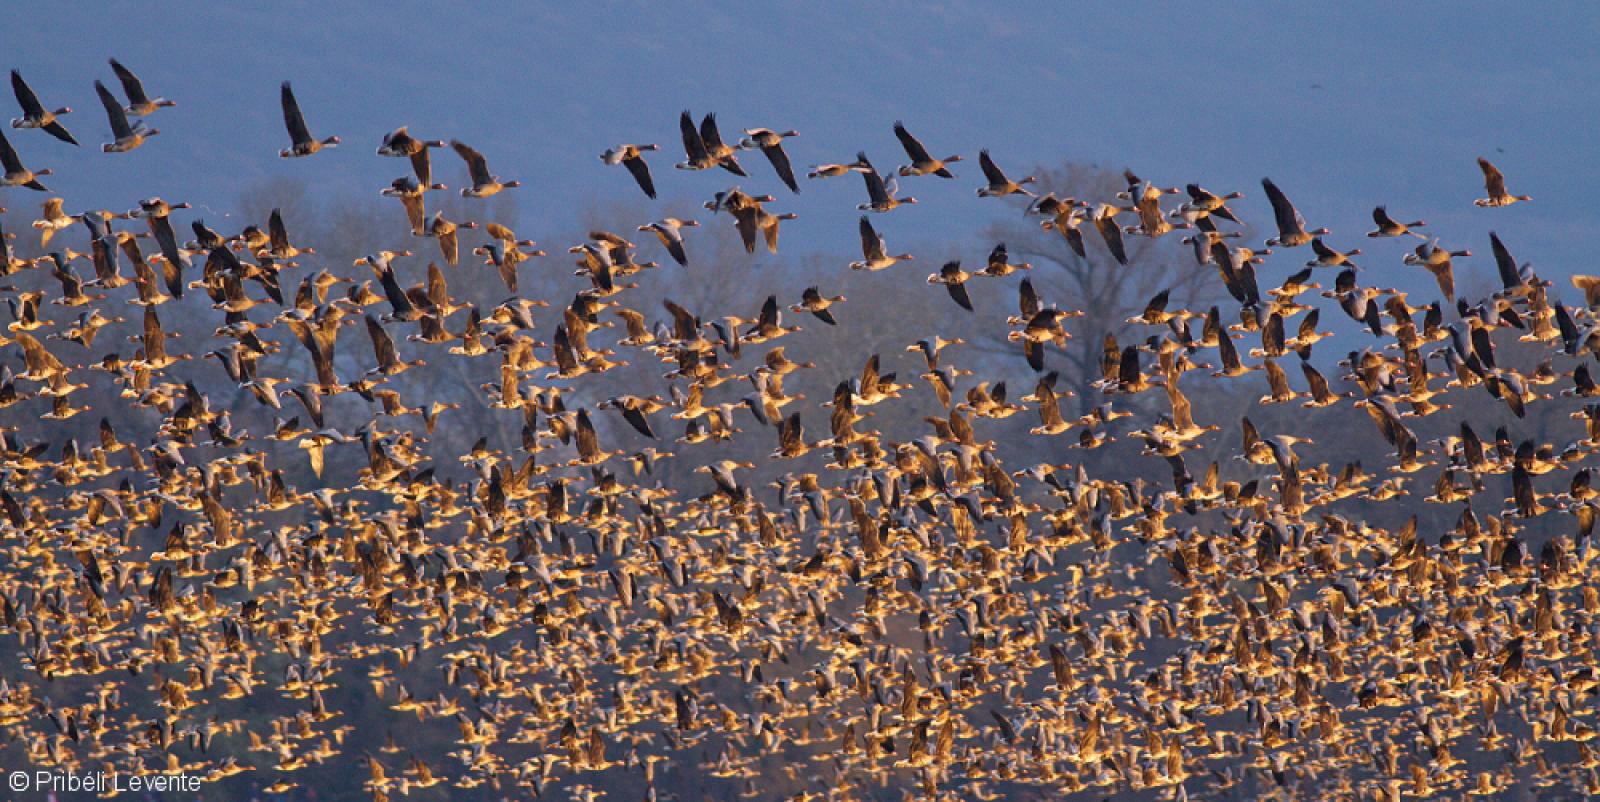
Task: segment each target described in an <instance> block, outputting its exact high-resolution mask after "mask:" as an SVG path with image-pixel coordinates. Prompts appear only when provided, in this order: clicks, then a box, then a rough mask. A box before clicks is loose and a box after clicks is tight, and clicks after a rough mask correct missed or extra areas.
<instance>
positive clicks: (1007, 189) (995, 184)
mask: <svg viewBox="0 0 1600 802" xmlns="http://www.w3.org/2000/svg"><path fill="white" fill-rule="evenodd" d="M978 166H980V167H982V168H983V177H984V179H985V180H987V181H988V182H989V183H987V184H985V185H983V186H981V187H979V188H978V197H980V198H998V197H1003V196H1006V195H1027V196H1028V197H1030V198H1031V197H1034V194H1033V193H1032V192H1029V191H1028V190H1026V189H1023V186H1022V185H1023V184H1032V183H1034V182H1035V181H1037V180H1038V177H1037V176H1031V175H1030V176H1028V177H1027V178H1024V179H1022V180H1021V181H1012V180H1011V179H1009V178H1006V174H1005V173H1004V172H1001V170H1000V168H999V167H998V166H997V165H995V163H994V159H991V158H989V151H988V149H984V150H980V151H978Z"/></svg>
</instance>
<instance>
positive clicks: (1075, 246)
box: [1028, 192, 1093, 259]
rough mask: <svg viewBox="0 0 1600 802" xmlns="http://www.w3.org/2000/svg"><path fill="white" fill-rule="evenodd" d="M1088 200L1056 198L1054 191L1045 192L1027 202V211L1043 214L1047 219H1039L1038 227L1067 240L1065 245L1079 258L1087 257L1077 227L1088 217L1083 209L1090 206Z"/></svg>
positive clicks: (1080, 232) (1081, 235) (1080, 233)
mask: <svg viewBox="0 0 1600 802" xmlns="http://www.w3.org/2000/svg"><path fill="white" fill-rule="evenodd" d="M1092 206H1093V205H1092V204H1090V203H1089V202H1088V201H1080V200H1077V199H1076V198H1057V197H1056V194H1055V193H1054V192H1047V193H1045V194H1044V195H1041V196H1039V197H1038V198H1035V199H1034V201H1033V202H1032V203H1030V204H1028V213H1029V214H1037V215H1043V216H1044V217H1047V218H1049V219H1047V220H1044V221H1041V222H1040V223H1039V227H1040V228H1041V229H1044V230H1045V231H1055V232H1056V233H1057V234H1060V235H1061V238H1062V239H1064V240H1066V241H1067V247H1069V248H1071V249H1072V252H1073V253H1075V254H1077V255H1078V258H1079V259H1087V258H1089V254H1088V251H1087V250H1086V249H1085V248H1084V245H1083V232H1082V231H1080V230H1079V229H1078V226H1080V225H1082V224H1083V222H1084V221H1085V220H1087V219H1088V218H1087V217H1086V216H1085V213H1084V210H1085V209H1089V208H1092Z"/></svg>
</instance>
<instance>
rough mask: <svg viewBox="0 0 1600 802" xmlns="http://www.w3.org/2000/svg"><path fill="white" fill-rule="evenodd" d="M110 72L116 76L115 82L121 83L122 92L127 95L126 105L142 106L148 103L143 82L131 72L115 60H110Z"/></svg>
mask: <svg viewBox="0 0 1600 802" xmlns="http://www.w3.org/2000/svg"><path fill="white" fill-rule="evenodd" d="M111 71H112V72H114V73H116V74H117V80H118V81H121V82H122V91H123V92H124V93H126V94H127V95H128V104H129V105H132V106H142V105H144V104H146V103H149V102H150V96H149V95H146V94H145V93H144V82H143V81H140V80H139V76H137V75H134V74H133V70H130V69H128V68H127V67H124V66H122V63H121V62H119V61H117V60H116V59H111Z"/></svg>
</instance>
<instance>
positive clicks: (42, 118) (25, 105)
mask: <svg viewBox="0 0 1600 802" xmlns="http://www.w3.org/2000/svg"><path fill="white" fill-rule="evenodd" d="M11 91H12V93H13V94H15V95H16V96H17V105H19V106H21V107H22V116H21V117H17V118H14V119H12V120H11V127H12V128H38V129H40V130H41V131H44V132H45V133H47V134H49V135H51V136H53V137H55V138H56V139H59V140H61V141H62V142H65V143H67V144H69V145H76V144H78V140H76V139H73V138H72V134H71V133H70V132H68V131H67V128H66V126H64V125H62V124H61V120H59V119H57V118H58V117H60V116H61V115H64V114H71V113H72V109H70V108H67V107H66V106H62V107H61V108H59V109H56V110H55V111H50V110H48V109H46V108H45V107H44V104H43V103H40V102H39V96H38V95H35V94H34V93H33V89H32V88H31V87H29V86H28V82H27V81H24V80H22V73H20V72H17V71H16V70H12V71H11Z"/></svg>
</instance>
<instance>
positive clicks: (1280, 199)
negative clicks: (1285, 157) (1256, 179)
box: [1261, 178, 1329, 248]
mask: <svg viewBox="0 0 1600 802" xmlns="http://www.w3.org/2000/svg"><path fill="white" fill-rule="evenodd" d="M1261 188H1262V189H1264V190H1266V192H1267V200H1269V201H1271V202H1272V217H1273V219H1274V220H1275V221H1276V222H1277V224H1278V236H1276V237H1273V238H1271V239H1268V240H1267V247H1269V248H1273V247H1278V246H1282V247H1285V248H1298V247H1300V246H1301V245H1305V244H1306V243H1308V242H1310V241H1311V240H1312V239H1314V238H1316V237H1321V236H1326V235H1327V234H1328V233H1329V232H1328V229H1326V228H1319V229H1316V230H1315V231H1307V230H1306V222H1305V219H1304V218H1302V217H1301V216H1300V213H1299V212H1297V211H1295V208H1294V204H1292V203H1290V202H1289V198H1288V197H1287V196H1285V195H1284V194H1283V191H1282V190H1280V189H1278V185H1277V184H1274V183H1272V179H1270V178H1263V179H1261Z"/></svg>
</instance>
